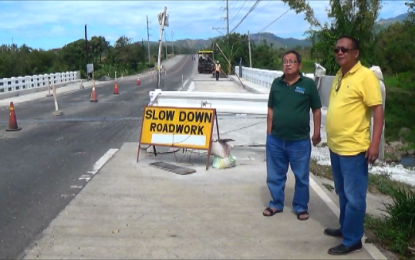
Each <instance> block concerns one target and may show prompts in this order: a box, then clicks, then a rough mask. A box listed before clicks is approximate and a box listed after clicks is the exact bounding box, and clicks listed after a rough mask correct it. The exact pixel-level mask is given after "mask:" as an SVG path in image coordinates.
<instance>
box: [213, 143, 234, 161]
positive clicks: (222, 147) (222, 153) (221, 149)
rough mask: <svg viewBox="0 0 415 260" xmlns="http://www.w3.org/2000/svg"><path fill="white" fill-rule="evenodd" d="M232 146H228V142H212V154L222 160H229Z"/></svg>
mask: <svg viewBox="0 0 415 260" xmlns="http://www.w3.org/2000/svg"><path fill="white" fill-rule="evenodd" d="M231 149H232V145H231V144H228V143H227V142H226V141H218V140H215V141H212V146H211V147H210V154H212V155H215V156H218V157H220V158H227V157H228V156H229V155H230V153H231Z"/></svg>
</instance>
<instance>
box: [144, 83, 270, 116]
mask: <svg viewBox="0 0 415 260" xmlns="http://www.w3.org/2000/svg"><path fill="white" fill-rule="evenodd" d="M267 102H268V94H255V95H252V94H251V93H247V94H245V93H223V92H221V93H219V92H188V91H162V90H160V89H157V90H155V91H150V104H149V105H152V106H166V107H168V106H170V107H198V108H200V107H206V108H215V109H216V111H217V113H236V114H256V115H266V114H267V112H268V107H267Z"/></svg>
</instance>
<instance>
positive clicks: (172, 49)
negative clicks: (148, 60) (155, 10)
mask: <svg viewBox="0 0 415 260" xmlns="http://www.w3.org/2000/svg"><path fill="white" fill-rule="evenodd" d="M170 32H171V53H172V54H173V55H174V43H173V31H172V30H170Z"/></svg>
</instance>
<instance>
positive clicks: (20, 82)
mask: <svg viewBox="0 0 415 260" xmlns="http://www.w3.org/2000/svg"><path fill="white" fill-rule="evenodd" d="M80 77H81V74H80V72H79V71H68V72H60V73H53V74H44V75H33V76H24V77H13V78H3V79H0V93H4V92H13V91H20V90H25V89H33V88H41V87H47V86H52V85H53V84H54V85H60V84H65V83H70V82H73V81H77V80H79V79H80Z"/></svg>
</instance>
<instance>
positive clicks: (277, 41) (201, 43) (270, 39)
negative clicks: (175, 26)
mask: <svg viewBox="0 0 415 260" xmlns="http://www.w3.org/2000/svg"><path fill="white" fill-rule="evenodd" d="M223 37H224V36H220V37H215V38H209V39H206V40H203V39H196V40H192V39H184V40H177V41H175V42H174V45H175V46H181V47H185V48H191V49H194V50H198V49H203V48H209V47H211V46H212V42H213V41H215V40H216V39H218V38H219V39H220V38H223ZM250 37H251V40H252V41H253V42H254V44H259V43H261V42H263V41H264V40H265V41H266V42H267V43H268V44H272V45H273V46H274V48H286V47H287V48H293V47H296V46H301V47H309V46H311V42H310V41H308V40H306V39H295V38H281V37H278V36H276V35H274V34H272V33H255V34H251V35H250Z"/></svg>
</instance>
